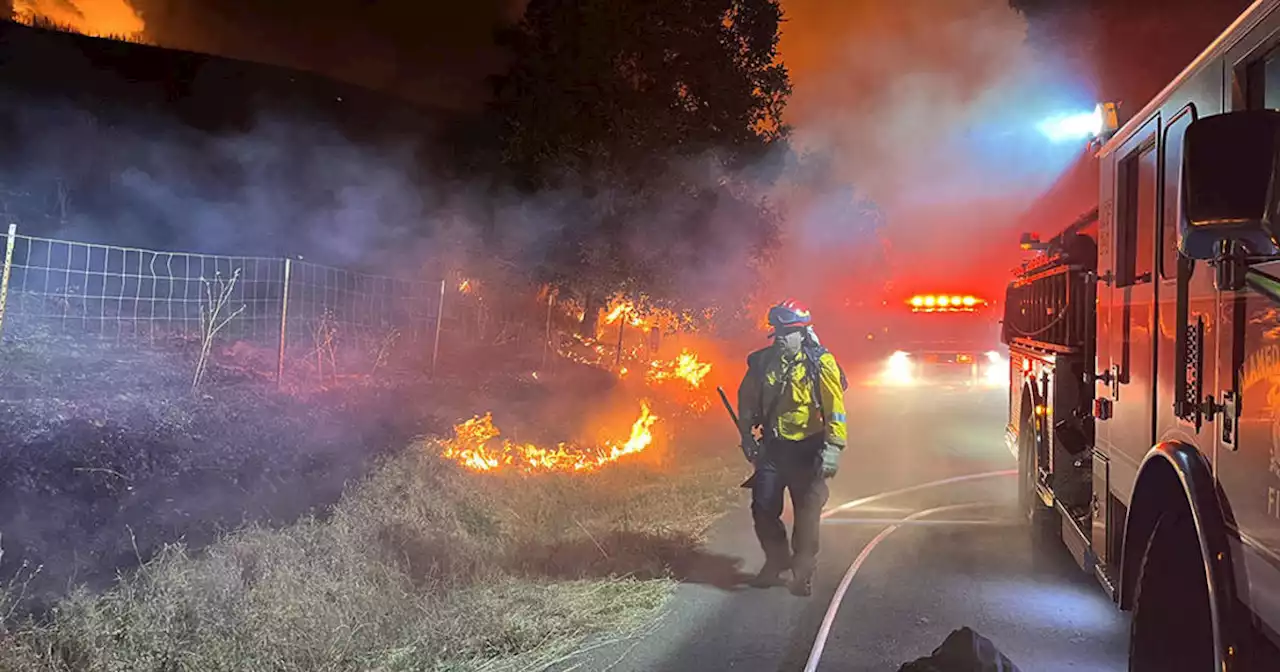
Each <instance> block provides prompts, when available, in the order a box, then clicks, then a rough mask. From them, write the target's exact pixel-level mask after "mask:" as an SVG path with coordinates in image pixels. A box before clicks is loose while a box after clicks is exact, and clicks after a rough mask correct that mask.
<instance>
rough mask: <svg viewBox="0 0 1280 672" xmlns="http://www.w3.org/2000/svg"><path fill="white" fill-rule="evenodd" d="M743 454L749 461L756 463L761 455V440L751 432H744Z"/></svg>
mask: <svg viewBox="0 0 1280 672" xmlns="http://www.w3.org/2000/svg"><path fill="white" fill-rule="evenodd" d="M742 456H743V457H745V458H747V461H748V462H751V463H753V464H754V463H755V461H756V458H757V457H760V442H759V441H756V437H755V435H754V434H752V433H751V432H744V433H743V434H742Z"/></svg>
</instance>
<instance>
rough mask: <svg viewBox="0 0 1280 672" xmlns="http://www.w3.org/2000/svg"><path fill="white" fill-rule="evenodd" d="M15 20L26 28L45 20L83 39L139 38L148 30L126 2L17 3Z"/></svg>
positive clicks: (52, 0) (42, 0) (47, 0)
mask: <svg viewBox="0 0 1280 672" xmlns="http://www.w3.org/2000/svg"><path fill="white" fill-rule="evenodd" d="M13 16H14V18H15V19H16V20H18V21H19V22H22V23H26V24H32V23H34V22H35V21H36V18H37V17H44V18H46V19H48V20H50V21H53V22H55V23H58V24H61V25H64V26H67V27H68V28H70V29H72V30H74V31H76V32H78V33H81V34H83V35H91V36H97V37H107V36H123V37H131V38H136V37H139V36H141V35H142V34H143V31H144V30H145V29H146V24H145V23H144V22H143V20H142V16H141V15H140V14H139V13H138V11H137V10H135V9H134V8H133V6H131V5H130V4H129V3H128V2H127V1H126V0H96V1H94V2H84V1H80V2H74V1H72V2H69V1H67V0H61V1H57V0H15V1H14V3H13Z"/></svg>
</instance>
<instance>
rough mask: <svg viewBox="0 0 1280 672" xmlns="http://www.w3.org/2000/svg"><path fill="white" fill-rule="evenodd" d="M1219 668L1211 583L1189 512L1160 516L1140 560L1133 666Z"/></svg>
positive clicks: (1142, 671) (1138, 671)
mask: <svg viewBox="0 0 1280 672" xmlns="http://www.w3.org/2000/svg"><path fill="white" fill-rule="evenodd" d="M1212 669H1214V649H1213V620H1212V618H1211V617H1210V616H1209V584H1208V579H1207V578H1206V576H1205V572H1204V562H1203V560H1202V559H1201V556H1200V543H1199V540H1198V538H1197V537H1196V531H1195V526H1194V525H1193V524H1192V522H1191V519H1190V518H1189V517H1188V516H1187V514H1186V513H1185V512H1178V513H1166V514H1164V515H1162V516H1161V517H1160V520H1158V521H1156V526H1155V529H1154V530H1152V532H1151V538H1150V539H1148V540H1147V548H1146V550H1145V551H1144V552H1143V554H1142V561H1141V564H1140V565H1139V566H1138V576H1137V585H1136V587H1135V592H1134V596H1133V619H1132V621H1131V622H1130V626H1129V670H1130V672H1156V671H1160V672H1163V671H1165V670H1187V671H1188V672H1197V671H1198V670H1206V671H1207V670H1212Z"/></svg>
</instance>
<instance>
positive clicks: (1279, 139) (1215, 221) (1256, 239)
mask: <svg viewBox="0 0 1280 672" xmlns="http://www.w3.org/2000/svg"><path fill="white" fill-rule="evenodd" d="M1183 143H1184V144H1183V150H1182V151H1183V154H1182V218H1181V221H1180V222H1179V223H1178V224H1179V226H1178V249H1179V251H1181V252H1182V254H1184V255H1185V256H1187V257H1188V258H1190V259H1198V260H1202V261H1211V260H1216V259H1218V258H1219V257H1220V256H1221V254H1222V252H1223V250H1224V248H1229V247H1232V246H1231V245H1226V243H1235V244H1236V245H1238V246H1239V247H1241V248H1242V249H1243V252H1244V253H1245V254H1247V255H1249V256H1271V255H1276V254H1280V239H1277V237H1276V234H1275V229H1276V227H1277V226H1280V221H1277V220H1278V219H1280V184H1277V179H1280V171H1278V169H1280V155H1278V154H1277V150H1278V149H1280V112H1276V111H1273V110H1241V111H1237V112H1228V113H1225V114H1216V115H1212V116H1208V117H1203V118H1201V119H1197V120H1195V121H1193V122H1191V124H1189V125H1188V126H1187V131H1186V135H1185V137H1184V139H1183Z"/></svg>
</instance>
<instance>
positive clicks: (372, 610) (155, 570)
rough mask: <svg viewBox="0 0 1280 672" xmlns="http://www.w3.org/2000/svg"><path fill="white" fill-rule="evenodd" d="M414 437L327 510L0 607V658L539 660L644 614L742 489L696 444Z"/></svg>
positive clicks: (637, 621) (156, 665)
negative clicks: (505, 469) (551, 456)
mask: <svg viewBox="0 0 1280 672" xmlns="http://www.w3.org/2000/svg"><path fill="white" fill-rule="evenodd" d="M414 448H415V449H414V450H410V451H407V452H405V453H403V454H400V455H398V456H395V457H393V458H389V459H388V460H387V461H386V462H385V463H384V464H383V465H382V467H381V468H379V469H377V470H376V471H375V472H374V473H373V475H372V476H370V477H369V478H368V479H366V480H365V481H364V482H362V483H360V484H359V485H358V486H356V487H354V488H352V489H351V490H350V491H349V492H348V493H347V495H346V496H345V497H344V498H343V499H342V501H341V502H340V503H339V504H338V505H337V506H336V507H335V509H334V511H333V512H332V514H331V515H330V516H328V517H326V518H324V519H320V518H309V519H304V520H302V521H300V522H298V523H296V524H294V525H292V526H289V527H285V528H282V529H277V530H270V529H265V528H261V527H250V528H247V529H243V530H241V531H238V532H235V533H233V534H231V535H229V536H227V537H225V538H224V539H222V540H221V541H219V542H218V543H216V544H214V545H213V546H211V547H209V548H208V549H206V550H205V551H204V552H202V553H199V554H193V553H190V552H188V551H187V550H186V549H185V548H183V547H182V546H170V547H168V548H166V549H165V550H164V551H163V552H161V553H160V554H159V555H157V556H156V557H155V558H154V559H152V560H151V561H150V562H148V563H146V564H145V565H143V566H142V567H141V568H140V569H139V571H138V572H137V573H136V574H134V575H133V576H131V577H129V578H124V579H121V580H120V582H119V583H118V585H117V586H116V587H115V588H113V589H111V590H108V591H106V592H103V593H101V594H98V595H93V594H90V593H88V592H83V591H81V592H78V593H76V594H74V595H72V596H70V597H68V598H66V599H64V600H63V601H62V602H61V603H59V604H58V605H57V607H56V608H55V609H54V610H53V612H52V617H51V619H50V620H49V621H48V622H45V623H35V622H32V621H22V622H14V621H13V620H10V621H9V622H7V623H5V624H4V626H3V627H0V669H6V670H14V671H15V672H24V671H27V670H30V671H32V672H34V671H35V670H121V669H128V670H139V671H145V670H242V669H272V670H299V671H301V670H409V669H412V670H424V669H427V670H502V669H537V668H541V667H543V666H545V665H547V664H549V663H551V662H553V661H555V660H558V659H564V658H565V657H567V656H571V655H572V654H574V653H575V652H577V651H582V650H584V649H585V648H586V647H589V646H592V645H593V643H595V644H598V643H599V641H598V640H592V639H591V638H592V637H593V636H597V635H598V636H603V637H605V638H606V639H608V638H613V637H617V636H619V635H620V634H621V635H623V636H625V635H627V634H634V633H636V632H637V631H638V629H639V628H642V627H643V626H644V625H645V624H647V623H652V622H653V620H654V619H655V618H656V617H657V616H658V615H659V608H660V607H661V605H662V603H663V600H664V599H665V597H666V596H667V594H668V592H669V591H670V589H671V587H672V583H671V581H670V578H671V576H672V574H671V570H670V568H672V567H684V568H687V567H688V566H689V565H690V564H691V563H696V562H697V559H696V555H697V553H698V552H697V550H696V546H697V544H698V541H699V536H700V534H701V533H702V531H703V530H704V529H705V528H706V526H707V525H708V523H709V522H710V520H712V518H713V517H714V515H715V514H716V513H717V512H718V511H719V510H720V509H721V508H722V507H723V505H724V503H725V502H726V501H727V498H729V497H732V496H733V490H734V489H733V488H732V487H730V486H732V484H733V479H732V478H728V477H727V476H729V473H728V472H729V469H730V467H729V466H728V465H726V464H725V463H723V462H721V461H719V460H716V459H710V458H706V457H703V458H700V459H693V460H690V462H691V464H690V465H689V468H686V469H683V470H681V472H679V473H678V474H672V473H670V472H666V471H663V470H659V469H655V468H652V467H649V466H646V465H643V464H636V463H632V464H619V465H616V466H615V467H613V468H611V469H609V470H606V471H603V472H600V473H598V474H593V475H591V476H589V477H586V478H584V477H582V476H581V475H573V474H569V475H561V476H549V477H540V478H523V477H520V476H503V475H496V476H495V475H474V474H467V473H462V472H460V468H459V467H456V466H455V465H453V464H452V463H447V462H444V461H442V460H441V459H439V458H437V457H436V455H437V454H438V451H439V448H438V446H435V445H433V444H431V443H422V444H419V445H416V446H414ZM10 587H11V588H13V589H17V588H20V585H11V586H10ZM3 604H4V599H3V595H0V614H2V613H4V609H3V608H2V606H3Z"/></svg>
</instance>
